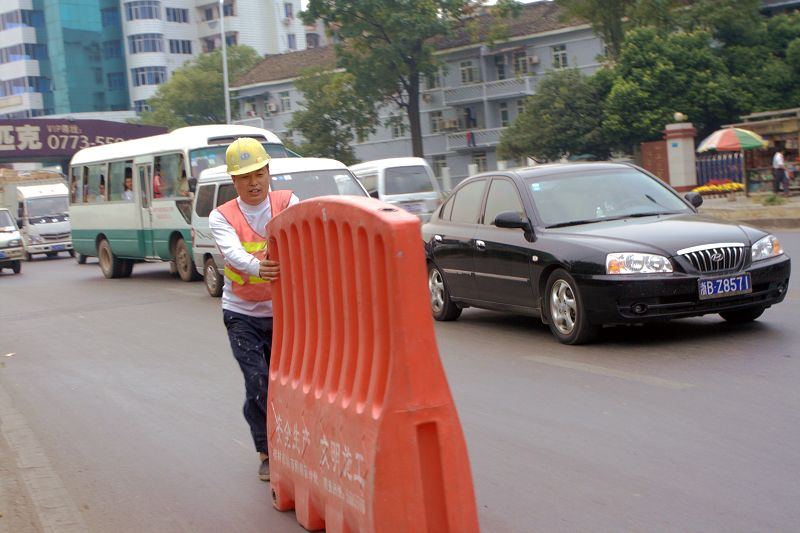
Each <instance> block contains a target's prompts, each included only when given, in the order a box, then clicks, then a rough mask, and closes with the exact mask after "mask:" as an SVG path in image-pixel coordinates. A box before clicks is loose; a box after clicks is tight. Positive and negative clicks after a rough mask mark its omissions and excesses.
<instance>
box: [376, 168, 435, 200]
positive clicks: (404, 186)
mask: <svg viewBox="0 0 800 533" xmlns="http://www.w3.org/2000/svg"><path fill="white" fill-rule="evenodd" d="M384 181H385V183H384V186H383V188H384V194H409V193H414V192H432V191H433V182H432V181H431V178H430V176H428V171H427V170H426V169H425V167H423V166H422V165H418V166H413V167H394V168H387V169H386V174H385V176H384Z"/></svg>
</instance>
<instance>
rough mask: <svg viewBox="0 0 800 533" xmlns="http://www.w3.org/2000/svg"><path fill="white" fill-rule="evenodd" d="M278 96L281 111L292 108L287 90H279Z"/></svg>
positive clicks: (284, 111)
mask: <svg viewBox="0 0 800 533" xmlns="http://www.w3.org/2000/svg"><path fill="white" fill-rule="evenodd" d="M278 98H279V100H280V103H281V113H286V112H287V111H291V110H292V100H291V98H290V97H289V91H283V92H279V93H278Z"/></svg>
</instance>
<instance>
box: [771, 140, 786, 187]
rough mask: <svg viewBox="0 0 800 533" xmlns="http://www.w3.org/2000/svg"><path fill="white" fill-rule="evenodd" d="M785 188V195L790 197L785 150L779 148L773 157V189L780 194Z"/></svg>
mask: <svg viewBox="0 0 800 533" xmlns="http://www.w3.org/2000/svg"><path fill="white" fill-rule="evenodd" d="M781 186H783V188H784V189H783V192H784V194H785V195H787V196H788V195H789V177H788V175H787V174H786V162H785V161H784V159H783V148H781V147H777V148H776V149H775V155H773V156H772V187H773V190H774V192H775V194H778V193H779V192H780V190H781Z"/></svg>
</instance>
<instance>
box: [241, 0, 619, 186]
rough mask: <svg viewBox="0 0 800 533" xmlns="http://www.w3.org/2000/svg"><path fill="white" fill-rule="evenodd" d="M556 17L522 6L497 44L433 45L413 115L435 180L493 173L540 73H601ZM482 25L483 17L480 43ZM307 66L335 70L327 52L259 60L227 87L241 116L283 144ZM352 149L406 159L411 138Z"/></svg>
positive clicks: (589, 40)
mask: <svg viewBox="0 0 800 533" xmlns="http://www.w3.org/2000/svg"><path fill="white" fill-rule="evenodd" d="M560 15H561V12H560V10H559V9H558V7H557V6H556V5H555V4H554V3H553V2H535V3H531V4H526V5H524V6H523V8H522V13H521V14H520V16H519V17H518V18H516V19H515V20H513V21H512V22H511V23H510V24H509V25H508V28H507V35H508V38H507V39H506V40H503V41H502V42H496V43H494V44H493V45H492V46H489V45H488V44H487V43H485V42H474V40H473V39H472V38H471V35H468V34H467V33H466V32H465V33H463V34H460V35H456V36H454V37H452V38H449V39H446V40H441V41H440V42H438V43H437V44H436V47H437V49H438V52H437V54H438V55H439V57H440V59H441V62H442V67H441V69H440V71H439V73H438V76H436V77H435V78H434V79H433V80H431V81H430V82H427V81H426V82H425V84H424V86H423V87H422V101H421V102H420V107H421V122H422V134H423V146H424V151H425V157H426V159H428V161H429V162H430V164H431V166H432V167H433V168H434V171H435V172H436V173H437V175H441V174H442V169H443V168H445V167H447V168H448V171H449V174H450V176H451V177H453V179H454V181H457V180H458V178H460V177H464V176H466V175H468V172H469V165H471V164H473V165H475V167H473V168H477V169H478V170H485V169H492V168H497V166H498V161H497V157H496V149H497V145H498V144H499V142H500V136H501V135H502V133H503V131H504V130H505V129H506V128H507V127H508V126H509V125H510V124H511V123H512V122H513V121H514V118H516V116H517V115H518V114H519V113H520V111H521V110H522V108H523V104H524V100H525V98H526V97H527V96H529V95H531V94H533V93H534V92H535V91H536V86H537V84H538V82H539V79H540V78H541V76H542V75H543V74H544V73H545V72H546V71H548V70H551V69H564V68H578V69H579V70H581V71H582V72H584V73H587V74H590V73H592V72H594V71H595V70H597V69H598V68H599V67H600V63H599V62H598V61H599V59H598V57H599V56H601V55H602V54H603V52H604V46H603V42H602V41H601V39H600V38H599V37H597V36H596V35H595V34H594V33H593V32H592V30H591V28H590V27H589V25H588V24H576V23H574V22H573V23H570V22H564V21H563V20H562V19H561V17H560ZM489 23H490V21H489V17H488V16H487V15H482V16H481V19H480V27H481V28H482V29H483V35H486V34H487V33H488V28H489ZM308 66H318V67H325V68H335V56H334V52H333V50H332V48H331V47H327V48H320V49H315V50H306V51H304V52H298V53H296V54H286V55H284V56H274V57H268V58H266V59H265V60H264V61H262V63H261V64H259V65H258V66H257V67H256V68H255V69H253V70H252V71H251V72H249V73H248V74H247V75H245V76H244V77H243V78H242V79H240V80H237V81H236V82H235V83H234V84H233V85H232V88H233V90H234V91H235V92H236V94H237V100H238V102H239V105H240V110H241V111H242V115H241V116H249V117H252V118H251V119H250V120H251V121H252V122H254V123H259V124H263V125H264V127H266V128H268V129H271V130H273V131H275V132H276V133H277V134H278V135H282V136H285V135H286V134H287V127H286V124H287V123H288V121H289V120H291V115H292V112H293V111H295V110H297V109H298V108H299V107H300V106H302V99H303V95H302V94H301V93H299V92H298V91H297V90H296V88H295V87H294V81H295V80H296V79H297V77H298V75H299V74H300V71H301V69H302V68H304V67H308ZM381 114H382V118H383V119H384V120H385V119H387V118H389V117H390V116H393V115H394V116H399V115H401V113H400V111H399V110H398V109H396V108H392V107H386V108H384V109H382V111H381ZM404 120H406V119H405V118H404ZM395 122H396V121H395ZM354 147H355V151H356V155H357V157H358V158H360V159H362V160H369V159H378V158H384V157H396V156H407V155H411V138H410V132H409V129H408V128H407V127H404V126H403V125H402V124H394V125H392V126H389V127H381V128H379V129H378V131H376V132H375V133H374V134H373V135H370V137H369V138H368V139H362V140H360V141H359V142H356V143H354Z"/></svg>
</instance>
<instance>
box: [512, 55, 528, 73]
mask: <svg viewBox="0 0 800 533" xmlns="http://www.w3.org/2000/svg"><path fill="white" fill-rule="evenodd" d="M514 73H515V74H516V75H517V76H524V75H526V74H527V73H528V54H526V53H525V52H514Z"/></svg>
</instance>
